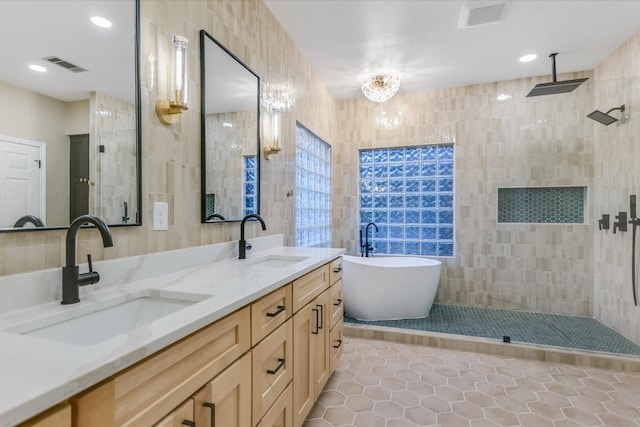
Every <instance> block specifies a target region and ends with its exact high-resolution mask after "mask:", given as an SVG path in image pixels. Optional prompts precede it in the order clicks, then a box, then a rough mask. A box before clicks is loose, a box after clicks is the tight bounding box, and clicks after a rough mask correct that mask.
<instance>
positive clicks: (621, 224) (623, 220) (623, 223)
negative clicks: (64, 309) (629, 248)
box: [613, 212, 627, 233]
mask: <svg viewBox="0 0 640 427" xmlns="http://www.w3.org/2000/svg"><path fill="white" fill-rule="evenodd" d="M616 219H617V221H615V222H614V223H613V232H614V233H615V232H616V230H619V231H627V213H626V212H618V215H616Z"/></svg>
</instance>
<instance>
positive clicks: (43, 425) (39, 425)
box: [19, 404, 71, 427]
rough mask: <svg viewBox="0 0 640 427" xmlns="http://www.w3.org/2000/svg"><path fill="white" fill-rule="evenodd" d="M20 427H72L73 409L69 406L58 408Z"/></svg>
mask: <svg viewBox="0 0 640 427" xmlns="http://www.w3.org/2000/svg"><path fill="white" fill-rule="evenodd" d="M19 427H71V407H70V406H69V405H67V404H64V405H60V406H56V407H55V408H52V409H50V410H48V411H47V412H45V413H43V414H40V415H38V416H37V417H35V418H32V419H30V420H29V421H26V422H25V423H23V424H20V425H19Z"/></svg>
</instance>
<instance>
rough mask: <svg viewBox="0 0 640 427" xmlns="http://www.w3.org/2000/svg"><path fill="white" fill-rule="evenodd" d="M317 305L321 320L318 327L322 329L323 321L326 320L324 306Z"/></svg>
mask: <svg viewBox="0 0 640 427" xmlns="http://www.w3.org/2000/svg"><path fill="white" fill-rule="evenodd" d="M316 307H318V310H319V311H320V316H318V317H320V321H319V322H318V329H322V328H323V327H324V325H323V321H324V311H323V310H324V306H323V305H322V304H316Z"/></svg>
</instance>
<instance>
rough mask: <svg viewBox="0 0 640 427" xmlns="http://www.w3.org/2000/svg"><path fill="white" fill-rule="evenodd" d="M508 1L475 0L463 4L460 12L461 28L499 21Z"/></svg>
mask: <svg viewBox="0 0 640 427" xmlns="http://www.w3.org/2000/svg"><path fill="white" fill-rule="evenodd" d="M505 5H506V2H504V1H473V2H467V3H466V4H465V5H463V6H462V13H461V14H460V22H459V24H458V26H459V27H460V28H466V27H474V26H476V25H483V24H490V23H492V22H498V21H500V19H501V18H502V14H503V12H504V8H505Z"/></svg>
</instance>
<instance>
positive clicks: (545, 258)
mask: <svg viewBox="0 0 640 427" xmlns="http://www.w3.org/2000/svg"><path fill="white" fill-rule="evenodd" d="M581 77H592V75H591V73H573V74H566V75H562V76H560V77H559V79H570V78H572V79H573V78H581ZM549 80H550V77H549V76H547V77H541V78H537V79H522V80H515V81H508V82H500V83H491V84H481V85H474V86H467V87H457V88H449V89H442V90H434V91H428V92H422V93H412V94H400V95H396V96H395V97H394V98H393V99H392V100H391V101H390V102H389V103H388V105H387V104H385V105H383V107H381V106H379V105H377V104H374V103H372V102H370V101H367V100H364V99H356V100H348V101H342V102H339V103H338V118H339V120H340V123H341V129H342V133H341V136H340V143H339V144H338V145H337V147H338V150H339V152H338V155H337V156H336V157H335V158H336V159H337V162H338V165H337V166H336V167H337V169H338V170H337V171H336V176H340V177H342V185H341V186H340V187H339V188H336V191H337V194H336V197H335V199H334V202H335V205H336V206H338V212H337V213H336V215H337V216H338V217H340V218H345V220H344V222H343V224H344V226H343V227H341V228H336V229H334V243H335V244H336V245H338V246H345V247H347V248H348V251H349V252H351V253H356V252H357V239H358V236H357V233H358V188H357V183H358V168H357V164H358V149H361V148H369V147H385V146H405V145H419V144H430V143H439V142H455V176H454V180H455V182H454V186H455V201H454V205H455V215H456V217H455V247H456V253H455V257H453V258H440V259H441V260H442V261H443V262H444V264H445V265H446V268H445V269H443V277H442V280H441V281H440V288H439V291H438V295H437V299H436V300H437V301H438V302H439V303H443V304H464V305H481V306H486V307H496V308H511V309H521V310H532V311H543V312H553V313H564V314H573V315H590V314H591V307H592V299H593V268H592V259H593V258H592V257H593V253H592V246H593V243H592V237H593V235H592V226H591V224H590V222H591V221H590V219H588V220H587V221H586V222H585V223H584V224H508V223H501V224H499V223H498V222H497V189H498V188H499V187H539V186H566V185H575V186H587V187H590V186H591V184H592V180H593V151H592V142H593V140H592V134H591V127H590V126H591V125H590V124H588V123H586V122H587V120H588V119H587V118H586V117H585V116H586V114H587V113H588V112H590V111H591V110H590V108H591V106H592V105H593V102H592V86H591V84H592V79H590V80H589V81H588V82H587V83H585V84H583V86H582V87H580V88H578V89H577V90H576V91H575V92H573V93H572V94H569V95H552V96H546V97H537V98H526V97H525V96H526V94H527V93H528V91H529V90H530V89H531V88H532V87H533V86H534V85H535V84H536V83H540V82H543V81H549ZM383 108H386V109H388V110H391V111H395V112H399V111H401V112H402V123H401V125H400V126H398V127H397V128H394V129H388V128H387V127H386V126H384V124H383V123H381V122H380V120H379V118H380V116H381V114H382V111H383ZM587 110H588V111H587ZM337 225H338V227H339V224H337Z"/></svg>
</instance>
